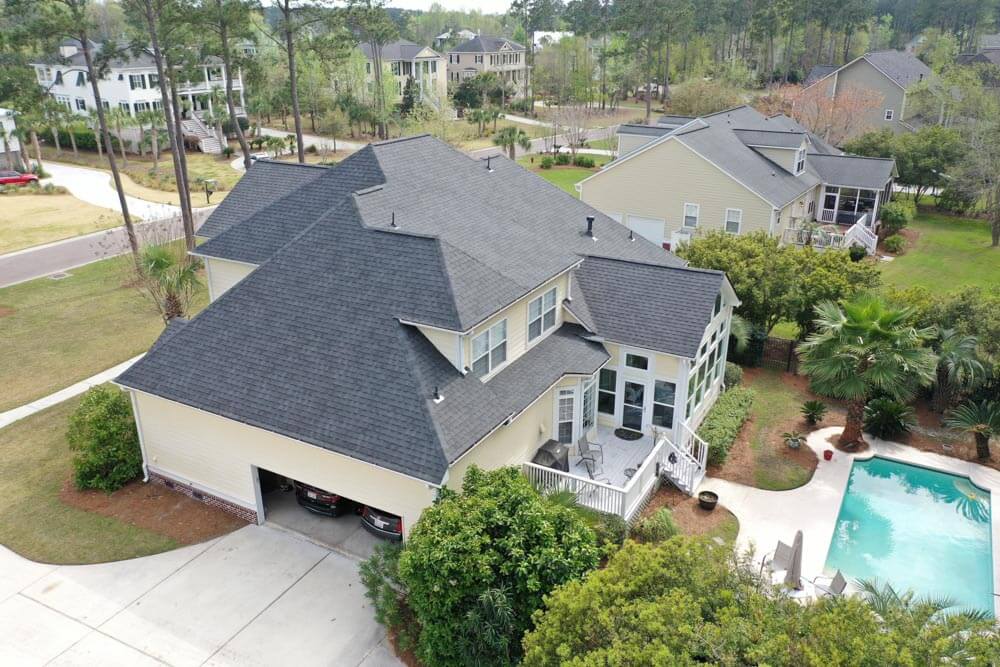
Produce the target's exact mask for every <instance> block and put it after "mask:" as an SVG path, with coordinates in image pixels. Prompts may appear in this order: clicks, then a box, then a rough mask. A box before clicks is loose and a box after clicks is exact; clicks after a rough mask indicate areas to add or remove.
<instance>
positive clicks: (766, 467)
mask: <svg viewBox="0 0 1000 667" xmlns="http://www.w3.org/2000/svg"><path fill="white" fill-rule="evenodd" d="M745 384H746V385H747V386H748V387H751V388H752V389H753V390H754V391H755V392H756V393H757V396H756V398H755V399H754V405H753V410H752V411H751V413H750V416H751V419H752V423H750V424H749V426H748V427H747V428H750V429H751V433H750V446H751V448H752V450H753V454H754V481H755V485H756V486H757V487H758V488H761V489H767V490H769V491H784V490H787V489H794V488H796V487H799V486H802V485H803V484H805V483H806V482H808V481H809V479H810V477H812V470H809V469H806V468H804V467H802V465H800V464H799V463H797V462H796V461H794V460H793V459H791V458H789V457H787V456H782V455H781V453H782V452H783V451H784V447H785V445H784V443H783V442H782V440H781V433H782V432H784V430H786V428H788V427H787V426H786V424H787V423H788V422H789V421H790V420H796V419H798V418H799V417H800V412H799V408H800V407H801V406H802V403H803V402H804V401H806V400H808V399H809V398H810V397H809V396H807V395H806V394H805V393H803V392H802V391H800V390H799V389H797V388H796V387H794V386H792V385H790V384H789V383H786V382H784V380H783V377H782V374H781V373H778V372H777V371H770V370H765V369H761V371H760V373H759V374H757V375H756V377H754V378H753V379H752V380H746V381H745Z"/></svg>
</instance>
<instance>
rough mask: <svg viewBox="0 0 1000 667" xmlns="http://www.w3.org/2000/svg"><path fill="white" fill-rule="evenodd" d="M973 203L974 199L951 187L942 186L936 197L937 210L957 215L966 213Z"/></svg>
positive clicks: (959, 189)
mask: <svg viewBox="0 0 1000 667" xmlns="http://www.w3.org/2000/svg"><path fill="white" fill-rule="evenodd" d="M975 203H976V199H975V197H972V196H970V195H969V194H968V193H967V192H964V191H962V189H961V188H956V187H955V186H953V185H946V186H944V188H943V189H942V190H941V192H940V193H938V196H937V207H938V210H940V211H947V212H949V213H956V214H959V215H962V214H964V213H968V212H969V211H970V210H971V209H972V207H973V206H974V205H975Z"/></svg>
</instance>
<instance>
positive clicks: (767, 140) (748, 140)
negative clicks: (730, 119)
mask: <svg viewBox="0 0 1000 667" xmlns="http://www.w3.org/2000/svg"><path fill="white" fill-rule="evenodd" d="M733 132H735V133H736V136H737V137H739V138H740V141H742V142H743V143H744V144H746V145H747V146H759V147H766V146H769V147H774V148H798V147H799V146H801V145H802V141H803V140H804V139H805V135H806V133H805V132H795V131H792V132H788V131H783V130H739V129H737V130H733Z"/></svg>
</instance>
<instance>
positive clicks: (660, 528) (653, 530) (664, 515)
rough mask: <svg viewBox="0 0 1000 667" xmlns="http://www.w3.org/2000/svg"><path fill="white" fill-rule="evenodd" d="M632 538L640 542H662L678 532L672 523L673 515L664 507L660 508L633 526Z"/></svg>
mask: <svg viewBox="0 0 1000 667" xmlns="http://www.w3.org/2000/svg"><path fill="white" fill-rule="evenodd" d="M631 532H632V536H633V537H635V538H636V539H637V540H639V541H640V542H663V541H666V540H669V539H670V538H671V537H673V536H674V535H677V534H678V533H679V532H680V529H678V528H677V524H676V523H674V515H673V513H672V512H671V511H670V510H669V509H668V508H666V507H661V508H660V509H658V510H656V512H654V513H653V514H651V515H649V516H647V517H646V518H645V519H642V520H641V521H639V522H638V523H636V524H635V526H633V528H632V531H631Z"/></svg>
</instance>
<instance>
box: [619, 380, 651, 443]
mask: <svg viewBox="0 0 1000 667" xmlns="http://www.w3.org/2000/svg"><path fill="white" fill-rule="evenodd" d="M645 404H646V385H645V384H644V383H642V382H633V381H631V380H625V383H624V387H623V388H622V426H623V427H624V428H627V429H629V430H632V431H640V432H641V431H642V430H643V410H644V408H645Z"/></svg>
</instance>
